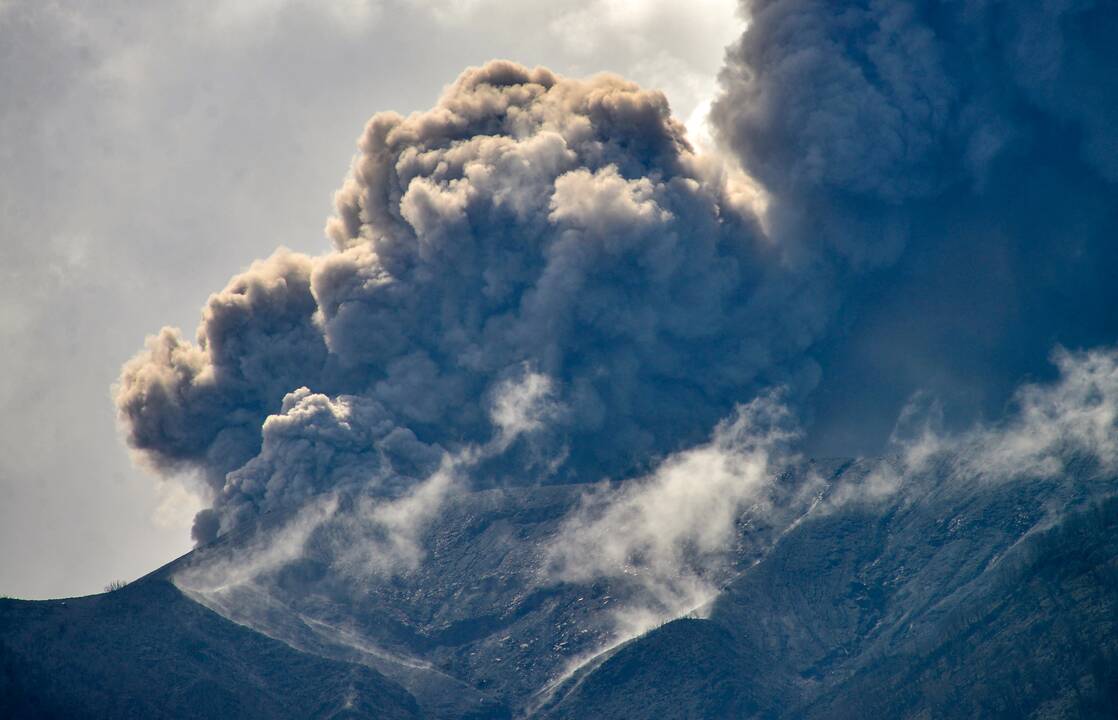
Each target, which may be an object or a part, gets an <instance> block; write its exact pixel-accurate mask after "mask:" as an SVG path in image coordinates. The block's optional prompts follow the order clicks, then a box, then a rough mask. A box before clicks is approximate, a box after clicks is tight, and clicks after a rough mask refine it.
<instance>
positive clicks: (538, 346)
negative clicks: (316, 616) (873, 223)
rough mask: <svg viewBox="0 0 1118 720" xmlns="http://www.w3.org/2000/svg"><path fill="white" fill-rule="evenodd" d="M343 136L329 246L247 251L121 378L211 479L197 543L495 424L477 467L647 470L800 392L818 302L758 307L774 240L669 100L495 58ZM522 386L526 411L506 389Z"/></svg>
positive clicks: (428, 466)
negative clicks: (746, 408) (780, 310)
mask: <svg viewBox="0 0 1118 720" xmlns="http://www.w3.org/2000/svg"><path fill="white" fill-rule="evenodd" d="M359 147H360V153H359V155H358V156H357V158H356V160H355V162H354V165H353V170H352V173H351V177H350V179H349V180H348V181H347V182H346V184H345V186H344V187H343V188H342V190H341V191H339V192H338V194H337V199H336V203H337V208H338V215H337V217H336V218H335V219H334V220H332V221H331V222H330V223H329V226H328V228H327V230H328V234H329V236H330V238H331V239H332V241H333V243H334V245H335V248H336V249H335V251H334V252H332V253H329V254H327V255H324V256H321V257H314V258H311V257H305V256H302V255H298V254H294V253H290V252H285V251H280V252H278V253H277V254H276V255H274V256H273V257H272V258H270V259H268V260H265V261H262V262H259V263H256V264H255V265H253V266H252V267H251V268H250V269H249V270H248V271H247V272H245V273H244V274H242V275H240V276H238V277H236V278H234V279H233V280H232V281H231V282H230V284H229V285H228V286H227V287H226V289H225V290H223V291H222V292H220V293H217V294H215V295H213V296H212V297H211V298H210V300H209V303H208V304H207V306H206V308H205V311H204V314H203V320H202V324H201V326H200V328H199V330H198V335H197V340H196V341H195V342H194V343H193V344H192V343H189V342H187V341H186V340H184V339H183V338H182V337H181V336H180V334H179V333H178V332H177V331H176V330H173V329H164V330H163V331H162V332H161V333H160V334H159V335H158V336H156V337H154V338H153V339H151V340H149V343H148V347H147V349H146V350H145V351H144V352H142V353H141V354H140V355H138V356H137V357H136V358H134V359H133V360H132V361H130V362H129V363H128V364H127V365H126V366H125V368H124V370H123V372H122V376H121V379H120V382H119V385H118V388H117V394H116V400H117V404H118V406H119V409H120V413H121V416H122V418H123V419H124V422H125V425H126V427H127V431H128V439H129V442H130V443H131V445H132V446H133V447H134V448H135V449H136V450H138V451H139V452H140V453H141V454H142V456H143V457H144V458H145V459H146V461H147V462H149V463H150V464H152V465H154V466H155V467H156V468H158V469H161V470H167V471H177V470H183V469H189V470H198V471H201V473H202V475H203V476H204V477H205V478H206V479H207V481H208V483H209V486H210V488H211V489H212V492H213V498H214V499H213V508H212V509H210V510H206V511H203V513H201V514H200V515H199V516H198V518H197V520H196V523H195V530H194V532H195V536H196V538H197V539H198V540H199V541H206V540H209V539H211V538H213V537H214V536H215V535H216V534H217V533H218V532H220V531H223V530H225V529H228V528H230V527H232V526H234V525H236V524H237V522H239V519H240V518H243V517H247V516H250V515H252V514H254V513H257V512H259V511H262V510H267V509H269V508H272V507H277V506H283V505H291V504H297V503H299V502H301V501H302V500H303V499H305V498H307V497H309V496H311V495H313V494H315V493H317V492H321V491H322V490H325V489H330V488H336V487H340V486H346V485H359V486H363V487H366V488H371V489H380V490H383V492H385V493H388V494H391V493H392V492H395V491H396V490H398V489H399V488H400V487H406V486H408V485H409V484H411V483H414V481H415V480H416V479H418V478H422V477H424V476H426V475H428V474H430V473H431V472H433V471H434V470H435V468H436V467H438V465H439V462H440V458H441V457H442V456H443V455H444V453H454V452H457V451H458V450H459V449H460V448H462V447H465V446H467V445H469V444H479V443H486V442H490V441H491V439H492V438H494V437H495V436H497V435H501V434H505V435H507V436H508V437H509V438H510V442H508V443H505V445H507V447H505V446H502V447H500V448H499V449H500V450H501V451H502V452H501V453H500V454H499V455H500V457H494V458H493V459H492V460H491V461H489V462H487V463H486V464H484V466H483V467H482V468H481V470H479V471H478V472H477V473H476V475H477V477H478V481H479V482H495V481H499V480H501V479H503V478H508V477H511V478H513V481H516V482H546V481H565V480H570V479H586V480H597V479H599V478H601V477H603V476H605V475H610V474H615V475H621V474H625V473H628V472H633V471H637V470H640V469H642V468H644V467H647V466H648V464H650V463H651V462H653V461H654V460H655V459H656V457H657V456H660V455H663V454H665V453H667V452H670V451H672V450H674V449H677V448H679V447H681V446H683V445H685V444H687V443H689V442H694V441H698V440H700V439H702V438H704V437H706V436H707V435H708V434H709V432H710V430H711V428H712V427H713V426H714V425H715V423H717V421H718V420H719V419H720V418H722V417H723V416H724V415H726V414H728V413H729V411H730V410H731V409H732V407H733V405H734V403H735V402H736V401H738V400H740V399H741V398H748V397H750V396H751V395H752V394H753V393H754V392H755V390H756V389H757V388H760V387H764V386H767V385H770V384H773V383H776V382H785V381H790V380H797V378H798V376H804V377H807V378H808V381H807V382H804V383H799V382H797V384H806V385H810V378H811V376H812V372H813V366H812V364H811V363H810V361H808V360H800V359H798V357H797V356H798V355H799V354H800V353H801V351H802V350H803V349H804V348H805V347H806V346H807V344H808V343H810V342H811V341H812V340H813V339H814V331H813V330H812V328H811V326H810V321H811V319H810V317H797V316H796V315H795V314H794V313H787V314H785V315H784V316H775V315H773V314H771V313H769V312H767V311H761V308H765V307H766V306H767V305H769V304H771V300H770V299H769V296H770V295H773V294H777V290H776V288H779V287H781V285H782V281H781V279H780V274H781V270H780V265H779V263H776V262H774V257H775V253H774V250H773V248H772V247H771V246H770V245H769V243H768V242H767V241H766V240H765V239H764V238H763V237H762V234H761V232H760V230H759V225H758V223H757V220H756V218H755V217H753V216H752V215H751V214H750V213H749V211H748V210H747V209H745V208H742V207H739V206H736V205H734V204H733V203H731V202H728V201H727V200H726V198H724V197H723V192H722V190H721V189H720V188H721V184H720V183H719V182H718V181H717V175H716V174H715V173H712V172H710V171H709V170H708V169H704V168H709V166H708V165H704V164H703V163H701V162H700V161H698V160H697V159H696V157H695V156H694V154H693V153H692V150H691V148H690V147H689V145H688V144H687V141H686V139H685V138H684V135H683V129H682V126H681V125H680V124H679V123H678V122H677V121H675V120H674V119H672V118H671V116H670V114H669V109H668V106H667V103H666V101H665V99H664V97H663V96H662V95H661V94H660V93H657V92H647V91H642V90H640V89H639V88H637V87H636V86H634V85H632V84H631V83H628V82H625V81H623V80H621V79H619V78H616V77H608V76H606V77H600V78H597V79H594V80H590V81H586V82H583V81H576V80H569V79H563V78H560V77H558V76H556V75H554V74H552V73H550V72H548V71H547V70H543V69H536V70H529V69H526V68H523V67H520V66H517V65H514V64H511V63H507V62H493V63H490V64H488V65H486V66H485V67H483V68H480V69H474V70H470V71H468V72H466V73H465V74H463V75H462V77H460V78H459V80H458V81H457V82H456V83H455V84H454V85H453V86H452V87H450V88H449V89H448V90H447V91H446V93H445V95H444V96H443V98H442V99H441V100H440V102H439V103H438V105H437V106H436V107H435V108H434V109H432V110H430V111H428V112H423V113H418V114H415V115H412V116H410V117H407V118H404V117H400V116H398V115H395V114H389V113H386V114H381V115H377V116H375V117H374V118H373V119H372V120H371V121H370V122H369V124H368V126H367V127H366V129H365V132H364V134H363V136H362V137H361V139H360V142H359ZM708 176H709V177H708ZM541 378H542V380H541ZM533 383H534V384H535V387H536V388H537V390H538V389H539V388H540V387H543V388H545V389H546V392H542V393H541V392H535V393H534V395H535V397H534V407H533V408H532V409H531V410H530V412H529V413H528V414H529V415H531V417H527V415H526V414H525V412H526V411H518V410H516V408H518V407H520V406H519V405H518V404H517V402H516V401H515V397H513V398H512V399H510V397H509V395H510V394H512V395H515V394H516V393H524V392H527V391H531V388H532V386H533ZM525 388H527V390H526V389H525ZM510 408H512V410H510ZM526 418H527V419H526ZM529 420H530V422H529ZM545 420H546V421H545ZM510 424H511V425H524V426H525V427H511V428H510V427H509V426H510ZM524 431H530V432H524ZM491 454H494V453H491Z"/></svg>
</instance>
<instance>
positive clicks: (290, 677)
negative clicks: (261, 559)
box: [0, 577, 421, 720]
mask: <svg viewBox="0 0 1118 720" xmlns="http://www.w3.org/2000/svg"><path fill="white" fill-rule="evenodd" d="M0 716H3V717H6V718H59V719H60V720H61V719H62V718H80V717H90V718H218V717H238V718H303V717H321V718H339V719H340V718H354V719H356V718H399V719H401V720H404V719H405V718H419V717H421V715H420V712H419V708H418V706H417V704H416V702H415V699H414V698H413V697H412V696H411V695H409V694H408V693H407V692H406V691H405V690H404V689H403V688H401V687H400V686H399V685H396V684H395V683H393V682H391V681H389V680H387V679H385V678H384V677H383V676H381V675H380V674H379V673H377V672H376V671H375V670H372V669H370V668H368V667H363V666H361V665H353V664H347V663H341V662H337V661H334V660H329V659H325V658H321V657H316V656H313V655H308V654H305V653H300V652H298V651H296V650H293V649H292V648H290V647H288V646H287V645H284V644H283V643H281V642H277V641H275V640H272V639H270V638H267V637H264V636H262V635H260V634H258V633H255V632H252V631H251V630H249V629H247V628H243V627H240V626H238V625H236V624H234V623H232V622H229V621H228V620H225V619H224V618H221V617H219V616H217V615H215V614H214V613H212V612H210V611H209V610H207V609H206V608H204V607H201V606H200V605H198V604H196V603H194V602H191V601H190V600H189V599H188V598H186V597H184V596H183V595H182V593H180V592H179V591H178V590H177V589H175V587H174V586H173V585H171V584H170V583H168V582H166V581H165V580H162V579H159V578H157V577H150V578H147V579H144V580H141V581H138V582H136V583H133V584H131V585H129V586H127V587H125V588H123V589H121V590H118V591H116V592H111V593H106V594H104V595H94V596H90V597H84V598H73V599H69V600H49V601H41V602H24V601H18V600H5V601H3V602H2V603H0Z"/></svg>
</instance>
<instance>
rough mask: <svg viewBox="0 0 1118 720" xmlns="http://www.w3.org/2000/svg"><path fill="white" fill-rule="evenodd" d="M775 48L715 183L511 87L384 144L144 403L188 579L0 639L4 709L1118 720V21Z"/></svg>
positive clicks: (127, 408)
mask: <svg viewBox="0 0 1118 720" xmlns="http://www.w3.org/2000/svg"><path fill="white" fill-rule="evenodd" d="M743 9H744V12H745V15H746V17H747V19H748V29H747V30H746V32H745V34H744V35H743V36H742V38H741V39H740V40H739V41H738V42H737V43H735V44H734V45H732V46H731V47H730V48H729V49H728V51H727V55H726V63H725V66H724V68H723V70H722V73H721V75H720V85H721V92H720V95H719V97H718V98H717V100H716V101H715V103H714V104H713V107H712V111H711V115H710V126H711V128H712V132H713V136H714V139H715V140H716V141H717V142H718V143H719V146H720V148H721V150H720V151H719V152H713V151H711V152H705V151H704V152H700V151H698V150H696V146H695V145H693V144H692V143H691V142H690V141H689V139H688V136H687V132H686V129H685V127H684V125H683V124H682V123H681V122H680V121H679V120H677V119H675V118H674V117H673V116H672V114H671V111H670V108H669V107H668V103H667V101H666V99H665V97H664V96H663V94H661V93H659V92H658V91H656V90H650V89H642V88H641V87H639V86H637V85H636V84H634V83H631V82H629V81H626V80H624V79H622V78H620V77H617V76H612V75H600V76H595V77H591V78H588V79H573V78H567V77H563V76H561V75H558V74H556V73H554V72H552V71H550V70H547V69H544V68H528V67H523V66H521V65H518V64H515V63H512V62H508V61H501V60H495V61H492V62H490V63H487V64H486V65H484V66H481V67H476V68H470V69H468V70H466V71H465V72H463V74H462V75H461V76H460V77H459V78H458V79H457V81H455V82H454V83H453V84H452V85H450V86H448V87H447V89H446V90H445V92H444V93H443V95H442V97H441V98H440V99H439V101H438V102H437V104H436V105H435V106H434V107H433V108H431V109H430V110H427V111H424V112H418V113H413V114H411V115H408V116H406V117H405V116H401V115H398V114H395V113H390V112H385V113H380V114H377V115H375V116H374V117H373V118H372V119H371V120H370V121H369V122H368V124H367V125H366V127H365V130H364V132H363V133H362V135H361V136H360V138H359V140H358V154H357V156H356V157H355V158H354V161H353V165H352V168H351V172H350V175H349V177H348V179H347V180H346V182H345V184H344V185H343V187H342V188H341V189H340V190H339V191H338V192H337V194H336V196H335V205H336V215H335V217H333V218H332V219H331V220H330V221H329V223H328V225H327V228H326V231H327V235H328V236H329V238H330V240H331V242H332V244H333V250H332V251H331V252H329V253H326V254H324V255H320V256H309V255H305V254H301V253H296V252H292V251H289V250H285V249H279V250H277V251H276V253H275V254H273V255H272V256H271V257H269V258H267V259H264V260H260V261H258V262H257V263H255V264H253V265H252V267H250V268H249V269H248V270H246V271H244V272H242V273H240V274H238V275H236V276H235V277H234V278H233V279H232V280H231V281H230V282H229V283H228V285H227V286H226V287H225V288H224V289H223V290H221V291H220V292H216V293H214V294H213V295H211V296H210V298H209V300H208V302H207V304H206V306H205V308H204V310H203V315H202V322H201V324H200V326H199V328H198V331H197V333H196V335H195V338H194V340H193V341H191V340H188V339H187V338H186V337H185V336H184V335H183V333H182V332H181V331H180V330H178V329H176V328H171V327H166V328H163V329H162V330H161V331H160V332H159V333H158V334H157V335H154V336H152V337H151V338H149V339H148V341H147V344H146V346H145V348H144V349H143V350H142V351H141V352H140V353H139V354H138V355H136V357H135V358H133V359H132V360H131V361H129V362H128V363H127V364H126V365H125V366H124V368H123V369H122V371H121V377H120V380H119V383H118V384H117V385H116V386H115V388H114V398H115V401H116V404H117V408H118V410H119V413H120V418H121V421H122V425H123V428H124V431H125V433H126V435H127V439H128V442H129V444H130V445H131V447H132V448H134V450H135V452H136V457H137V459H138V461H139V462H140V463H142V464H143V465H144V466H145V467H148V468H151V469H152V470H154V471H155V472H158V473H161V474H164V475H168V476H176V477H178V476H182V475H184V474H186V475H189V476H191V477H194V478H196V479H197V480H198V485H199V489H200V491H201V492H203V493H204V494H205V497H206V499H207V502H208V507H206V508H205V509H203V510H202V511H201V512H199V513H198V515H197V516H196V518H195V521H194V529H193V536H194V538H195V540H196V541H197V543H198V549H196V550H195V551H194V552H193V553H191V554H189V555H187V556H186V557H184V558H181V559H179V560H178V561H175V562H174V563H171V564H170V565H167V566H166V567H164V568H162V569H160V570H158V571H156V572H155V573H153V574H152V575H149V576H147V577H145V578H143V579H141V580H139V581H137V582H135V583H133V584H131V585H129V586H128V587H126V588H124V589H123V590H119V591H116V592H113V593H109V594H107V595H105V596H98V597H92V598H83V599H78V600H71V601H67V602H61V601H57V602H55V601H51V602H49V603H46V604H32V603H18V602H12V601H8V602H5V603H4V604H3V606H0V610H2V612H3V618H4V623H3V627H2V628H0V630H2V633H0V640H2V642H3V656H4V663H5V665H4V675H3V682H4V684H5V685H4V689H5V693H4V695H5V697H6V698H8V699H7V700H5V702H6V703H7V706H6V708H5V709H6V710H8V711H9V713H10V714H14V715H16V716H20V715H27V716H35V715H36V714H39V715H44V716H48V715H58V716H68V715H72V714H73V713H75V712H79V714H80V713H82V712H84V713H85V714H88V715H90V716H105V717H108V716H136V717H150V716H157V715H161V714H165V715H167V716H196V717H212V716H217V715H222V714H229V713H234V714H242V713H249V712H260V713H264V714H268V715H269V716H291V717H302V716H308V715H314V716H323V717H365V716H368V717H383V716H399V717H439V718H443V717H445V718H460V717H527V716H532V717H541V718H566V717H571V718H575V717H578V718H584V717H627V718H639V717H650V718H652V717H657V718H661V717H704V718H723V717H766V718H770V717H771V718H776V717H863V716H865V715H866V714H869V713H875V714H879V715H882V716H886V717H975V716H984V717H986V716H990V717H1092V716H1097V717H1109V716H1112V714H1113V707H1115V704H1116V701H1118V669H1116V668H1118V666H1116V665H1115V653H1116V652H1118V643H1116V641H1115V639H1116V635H1115V629H1114V622H1113V618H1114V617H1115V614H1114V611H1115V600H1116V595H1115V590H1116V589H1118V582H1116V581H1118V574H1116V571H1118V566H1116V560H1115V558H1116V557H1118V556H1116V554H1115V549H1116V548H1115V545H1114V542H1115V541H1114V538H1115V537H1118V536H1116V535H1115V532H1114V530H1115V527H1114V525H1115V522H1116V518H1118V515H1116V507H1118V506H1116V505H1115V501H1114V500H1113V499H1112V496H1113V491H1114V487H1115V485H1114V481H1115V477H1116V473H1118V351H1116V350H1115V349H1114V348H1113V347H1112V346H1111V343H1113V342H1114V341H1115V339H1116V331H1118V314H1116V313H1114V312H1113V308H1114V307H1115V306H1116V302H1115V301H1116V300H1118V286H1116V285H1115V284H1114V283H1113V282H1112V280H1111V279H1112V276H1113V273H1114V271H1115V269H1118V262H1116V260H1118V257H1116V255H1115V253H1116V252H1118V250H1116V249H1115V248H1116V246H1115V244H1114V242H1113V240H1114V238H1115V237H1116V234H1115V230H1116V229H1118V204H1116V203H1114V202H1113V200H1114V197H1115V189H1116V183H1118V126H1116V124H1115V122H1114V120H1113V118H1114V117H1116V115H1115V111H1116V110H1118V88H1116V87H1115V82H1116V81H1115V76H1114V74H1113V72H1111V69H1112V68H1114V67H1115V66H1118V63H1116V62H1115V61H1116V60H1118V58H1116V57H1115V55H1116V53H1118V50H1115V47H1114V45H1113V43H1111V42H1110V40H1109V38H1111V37H1112V36H1113V31H1114V30H1118V10H1116V9H1115V8H1114V6H1113V5H1111V4H1108V3H1105V2H1097V3H1092V2H1056V3H1047V4H1044V5H1043V6H1034V5H1030V4H1012V3H1006V2H996V1H994V0H974V1H972V2H956V3H948V4H943V3H932V2H894V3H879V2H858V3H845V4H834V3H826V2H814V1H812V0H772V1H770V2H762V1H760V0H758V1H755V2H746V3H745V4H744V6H743ZM829 457H833V458H837V459H822V458H829ZM107 662H120V663H122V665H123V666H124V667H126V668H128V670H127V671H126V672H124V673H122V674H121V675H120V676H119V677H113V678H106V677H104V673H103V672H102V670H101V668H102V667H103V666H104V665H105V664H106V663H107ZM184 662H186V663H187V664H186V665H183V663H184ZM184 667H185V668H186V669H185V670H184V669H182V668H184ZM284 678H292V679H291V680H290V681H288V680H286V679H284ZM202 696H205V697H207V698H210V699H209V700H207V701H205V702H202V701H201V700H199V698H200V697H202ZM79 708H80V710H78V709H79Z"/></svg>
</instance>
